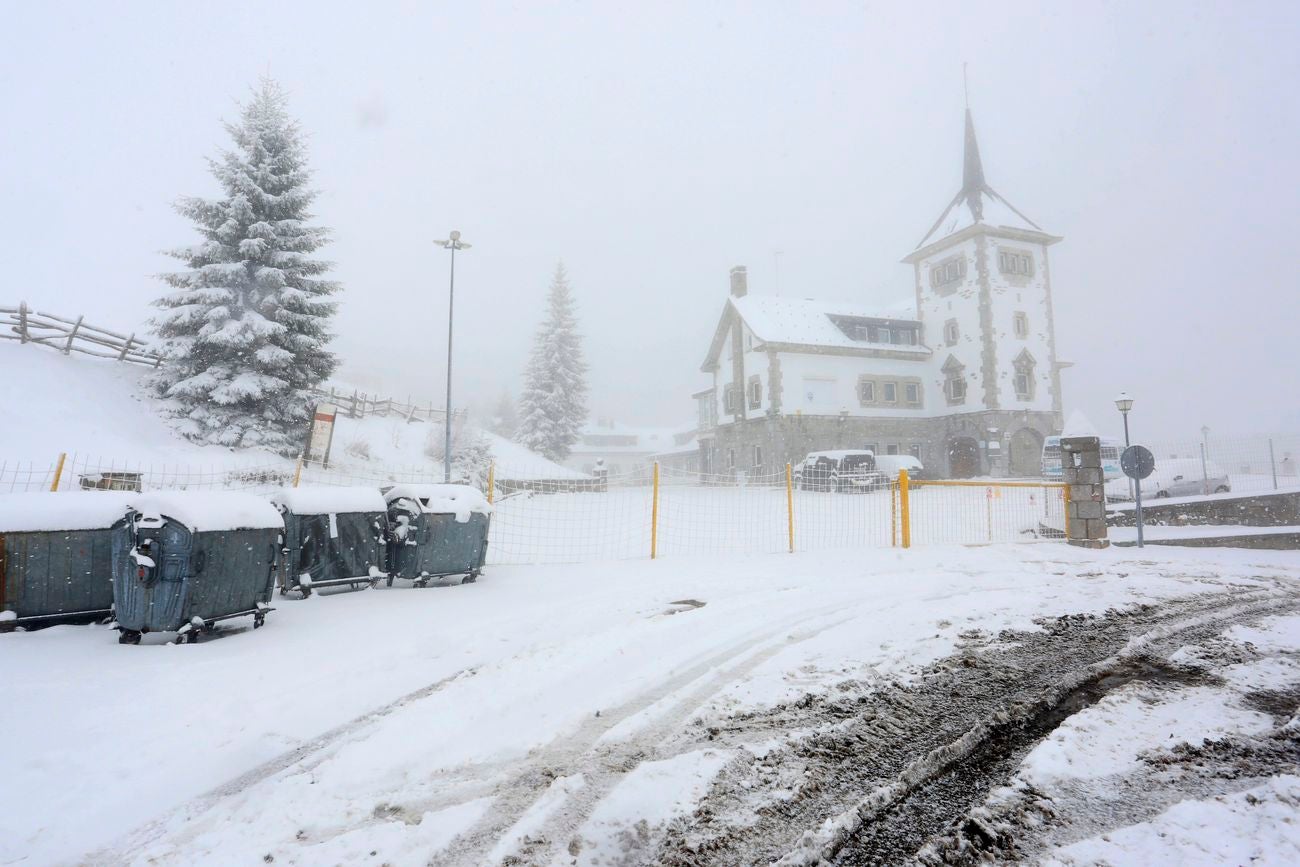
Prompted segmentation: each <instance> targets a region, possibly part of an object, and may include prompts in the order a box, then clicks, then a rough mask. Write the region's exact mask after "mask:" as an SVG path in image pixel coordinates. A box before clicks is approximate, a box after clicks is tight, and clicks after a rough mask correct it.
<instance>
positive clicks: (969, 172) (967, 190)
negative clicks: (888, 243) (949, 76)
mask: <svg viewBox="0 0 1300 867" xmlns="http://www.w3.org/2000/svg"><path fill="white" fill-rule="evenodd" d="M961 77H962V88H963V90H964V91H965V96H966V141H965V146H964V150H963V154H962V171H961V189H960V190H958V191H957V195H955V196H953V199H952V201H951V202H950V203H949V204H948V207H946V208H944V210H943V213H942V214H940V215H939V219H937V220H935V222H934V225H933V226H931V227H930V231H928V232H926V233H925V237H924V238H922V239H921V243H920V244H917V245H916V246H917V247H918V248H920V247H921V246H923V245H924V244H925V243H926V242H927V241H929V240H930V239H931V238H933V237H934V235H935V233H936V232H938V231H939V229H940V227H943V226H945V225H947V228H946V230H945V231H944V233H943V236H944V237H946V236H948V235H950V234H952V233H953V232H954V231H957V230H958V229H960V228H965V227H966V225H974V224H975V223H982V222H984V204H985V201H984V199H985V197H986V196H987V197H988V199H989V200H991V201H995V202H1000V203H1001V204H1003V205H1005V206H1006V207H1007V208H1008V209H1010V211H1011V212H1012V213H1013V214H1015V215H1016V216H1017V217H1019V218H1020V219H1022V220H1024V221H1025V223H1027V224H1028V225H1029V226H1031V227H1033V228H1034V229H1036V230H1038V231H1040V232H1041V231H1042V228H1041V227H1040V226H1039V225H1038V224H1037V223H1035V222H1034V221H1033V220H1031V219H1029V218H1028V217H1026V216H1025V215H1024V214H1022V213H1020V211H1019V210H1017V209H1016V206H1015V205H1013V204H1011V203H1010V202H1008V201H1007V200H1006V199H1004V198H1002V196H1000V195H998V193H997V191H996V190H994V189H993V188H992V187H990V186H989V184H988V181H986V180H985V179H984V162H983V160H981V159H980V144H979V140H978V139H976V138H975V118H974V117H973V116H972V115H971V110H970V88H969V86H968V85H967V83H966V64H964V63H963V64H962V71H961ZM963 204H964V205H966V207H967V209H969V211H970V217H971V219H970V221H969V222H967V221H966V220H965V219H964V218H963V217H962V215H961V214H960V212H959V210H958V209H959V207H960V206H961V205H963ZM995 210H996V209H995ZM954 211H958V213H956V214H954ZM950 217H952V219H949V218H950ZM963 224H965V225H963Z"/></svg>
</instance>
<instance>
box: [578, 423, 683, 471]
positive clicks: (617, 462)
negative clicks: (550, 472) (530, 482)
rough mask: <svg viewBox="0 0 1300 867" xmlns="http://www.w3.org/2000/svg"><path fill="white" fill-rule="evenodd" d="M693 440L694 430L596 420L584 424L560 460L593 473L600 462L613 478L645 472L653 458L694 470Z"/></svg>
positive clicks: (580, 469)
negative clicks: (635, 425)
mask: <svg viewBox="0 0 1300 867" xmlns="http://www.w3.org/2000/svg"><path fill="white" fill-rule="evenodd" d="M694 443H695V431H694V430H689V429H680V428H639V427H629V426H626V425H620V424H616V423H614V422H612V421H604V420H598V421H595V422H588V423H587V424H586V425H584V426H583V428H582V432H581V434H580V436H579V439H578V442H577V443H575V444H574V446H573V448H572V449H571V450H570V452H569V456H568V457H567V458H565V459H564V462H563V463H564V466H566V467H568V468H569V469H573V470H578V471H580V472H583V473H592V472H594V471H595V469H596V466H597V465H598V463H600V465H601V466H604V468H605V470H606V471H607V472H608V473H609V474H610V476H612V477H618V476H626V475H629V474H643V473H646V472H648V470H649V467H650V465H651V464H652V463H654V462H655V461H656V460H658V461H660V463H672V464H673V465H674V466H680V467H681V468H683V469H693V468H694V465H695V464H696V463H697V461H698V452H697V450H696V448H695V446H694ZM687 452H689V454H687Z"/></svg>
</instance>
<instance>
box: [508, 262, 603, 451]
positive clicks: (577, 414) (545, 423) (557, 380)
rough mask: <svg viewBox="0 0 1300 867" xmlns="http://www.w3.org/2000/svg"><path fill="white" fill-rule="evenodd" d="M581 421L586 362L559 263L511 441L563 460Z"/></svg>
mask: <svg viewBox="0 0 1300 867" xmlns="http://www.w3.org/2000/svg"><path fill="white" fill-rule="evenodd" d="M586 420H587V364H586V362H585V361H583V358H582V338H581V336H580V335H579V334H578V321H577V317H576V316H575V314H574V303H573V292H572V291H571V290H570V288H569V278H568V275H567V274H566V273H565V271H564V264H563V263H561V264H560V265H558V266H557V267H556V269H555V279H553V280H552V281H551V288H550V292H549V294H548V296H547V309H546V318H545V319H544V320H543V322H542V324H541V327H540V328H538V330H537V337H536V341H535V342H534V344H533V352H532V356H531V357H530V358H529V361H528V369H527V371H526V372H525V374H524V391H523V394H522V395H520V398H519V430H518V431H517V432H516V433H515V440H516V441H517V442H519V443H520V444H521V445H523V446H525V447H527V448H529V449H531V450H532V451H535V452H538V453H540V454H543V455H545V456H546V457H548V458H550V459H551V460H553V461H560V460H564V458H566V457H568V456H569V451H570V449H571V448H572V447H573V444H574V443H576V442H577V441H578V436H579V433H580V431H581V430H582V426H583V424H584V423H585V422H586Z"/></svg>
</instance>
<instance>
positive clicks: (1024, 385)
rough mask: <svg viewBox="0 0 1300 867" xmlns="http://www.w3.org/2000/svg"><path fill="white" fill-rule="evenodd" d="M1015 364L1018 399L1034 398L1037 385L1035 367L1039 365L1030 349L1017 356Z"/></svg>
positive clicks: (1014, 379) (1014, 378)
mask: <svg viewBox="0 0 1300 867" xmlns="http://www.w3.org/2000/svg"><path fill="white" fill-rule="evenodd" d="M1014 364H1015V368H1016V372H1015V376H1014V377H1013V381H1014V383H1015V387H1016V399H1017V400H1033V399H1034V385H1035V382H1034V367H1035V366H1036V365H1037V362H1035V361H1034V357H1033V356H1032V355H1030V354H1029V350H1028V349H1026V350H1023V351H1022V352H1021V353H1020V354H1019V355H1017V356H1016V360H1015V362H1014Z"/></svg>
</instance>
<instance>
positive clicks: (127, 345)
mask: <svg viewBox="0 0 1300 867" xmlns="http://www.w3.org/2000/svg"><path fill="white" fill-rule="evenodd" d="M0 340H17V341H19V342H20V343H36V344H40V345H41V346H48V347H50V348H51V349H55V350H58V351H59V352H62V353H63V354H64V355H70V354H71V353H73V352H80V353H84V354H85V355H94V356H98V357H99V358H112V359H114V360H116V361H124V362H130V363H131V364H144V365H148V366H149V367H159V366H160V365H161V364H162V363H163V358H162V356H161V355H159V354H158V353H156V352H154V351H152V350H151V349H150V348H149V343H148V342H147V341H145V340H141V339H139V338H137V337H136V336H135V333H134V332H132V333H131V334H119V333H118V332H116V331H109V330H108V329H107V328H100V327H99V326H97V325H91V324H90V323H88V322H86V317H84V316H78V317H77V318H76V319H69V318H67V317H66V316H56V315H55V314H53V313H46V312H44V311H41V310H33V309H32V308H31V307H28V306H27V302H26V301H23V302H21V303H19V305H18V306H17V307H3V306H0ZM312 396H313V397H315V398H317V399H318V400H323V401H329V402H330V403H332V404H334V405H335V406H337V407H338V408H339V411H340V412H341V413H343V415H345V416H347V417H348V418H365V417H366V416H369V415H380V416H402V417H403V418H405V419H406V420H407V421H431V422H432V421H436V422H441V421H442V420H443V418H444V417H445V416H446V415H447V413H446V412H445V411H444V410H442V409H436V408H435V407H434V406H433V404H432V403H429V404H427V405H424V406H421V405H419V404H416V403H413V402H412V401H411V399H410V398H409V397H408V398H407V399H406V400H405V401H398V400H393V399H392V398H391V397H379V396H377V395H373V394H366V393H364V392H358V391H356V390H353V392H352V393H351V394H348V393H347V392H345V391H339V390H338V389H337V388H336V387H334V386H331V387H330V388H329V389H328V390H327V389H324V388H317V389H313V391H312ZM463 415H464V410H455V411H453V413H452V417H453V419H455V420H460V419H461V418H462V417H463Z"/></svg>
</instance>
